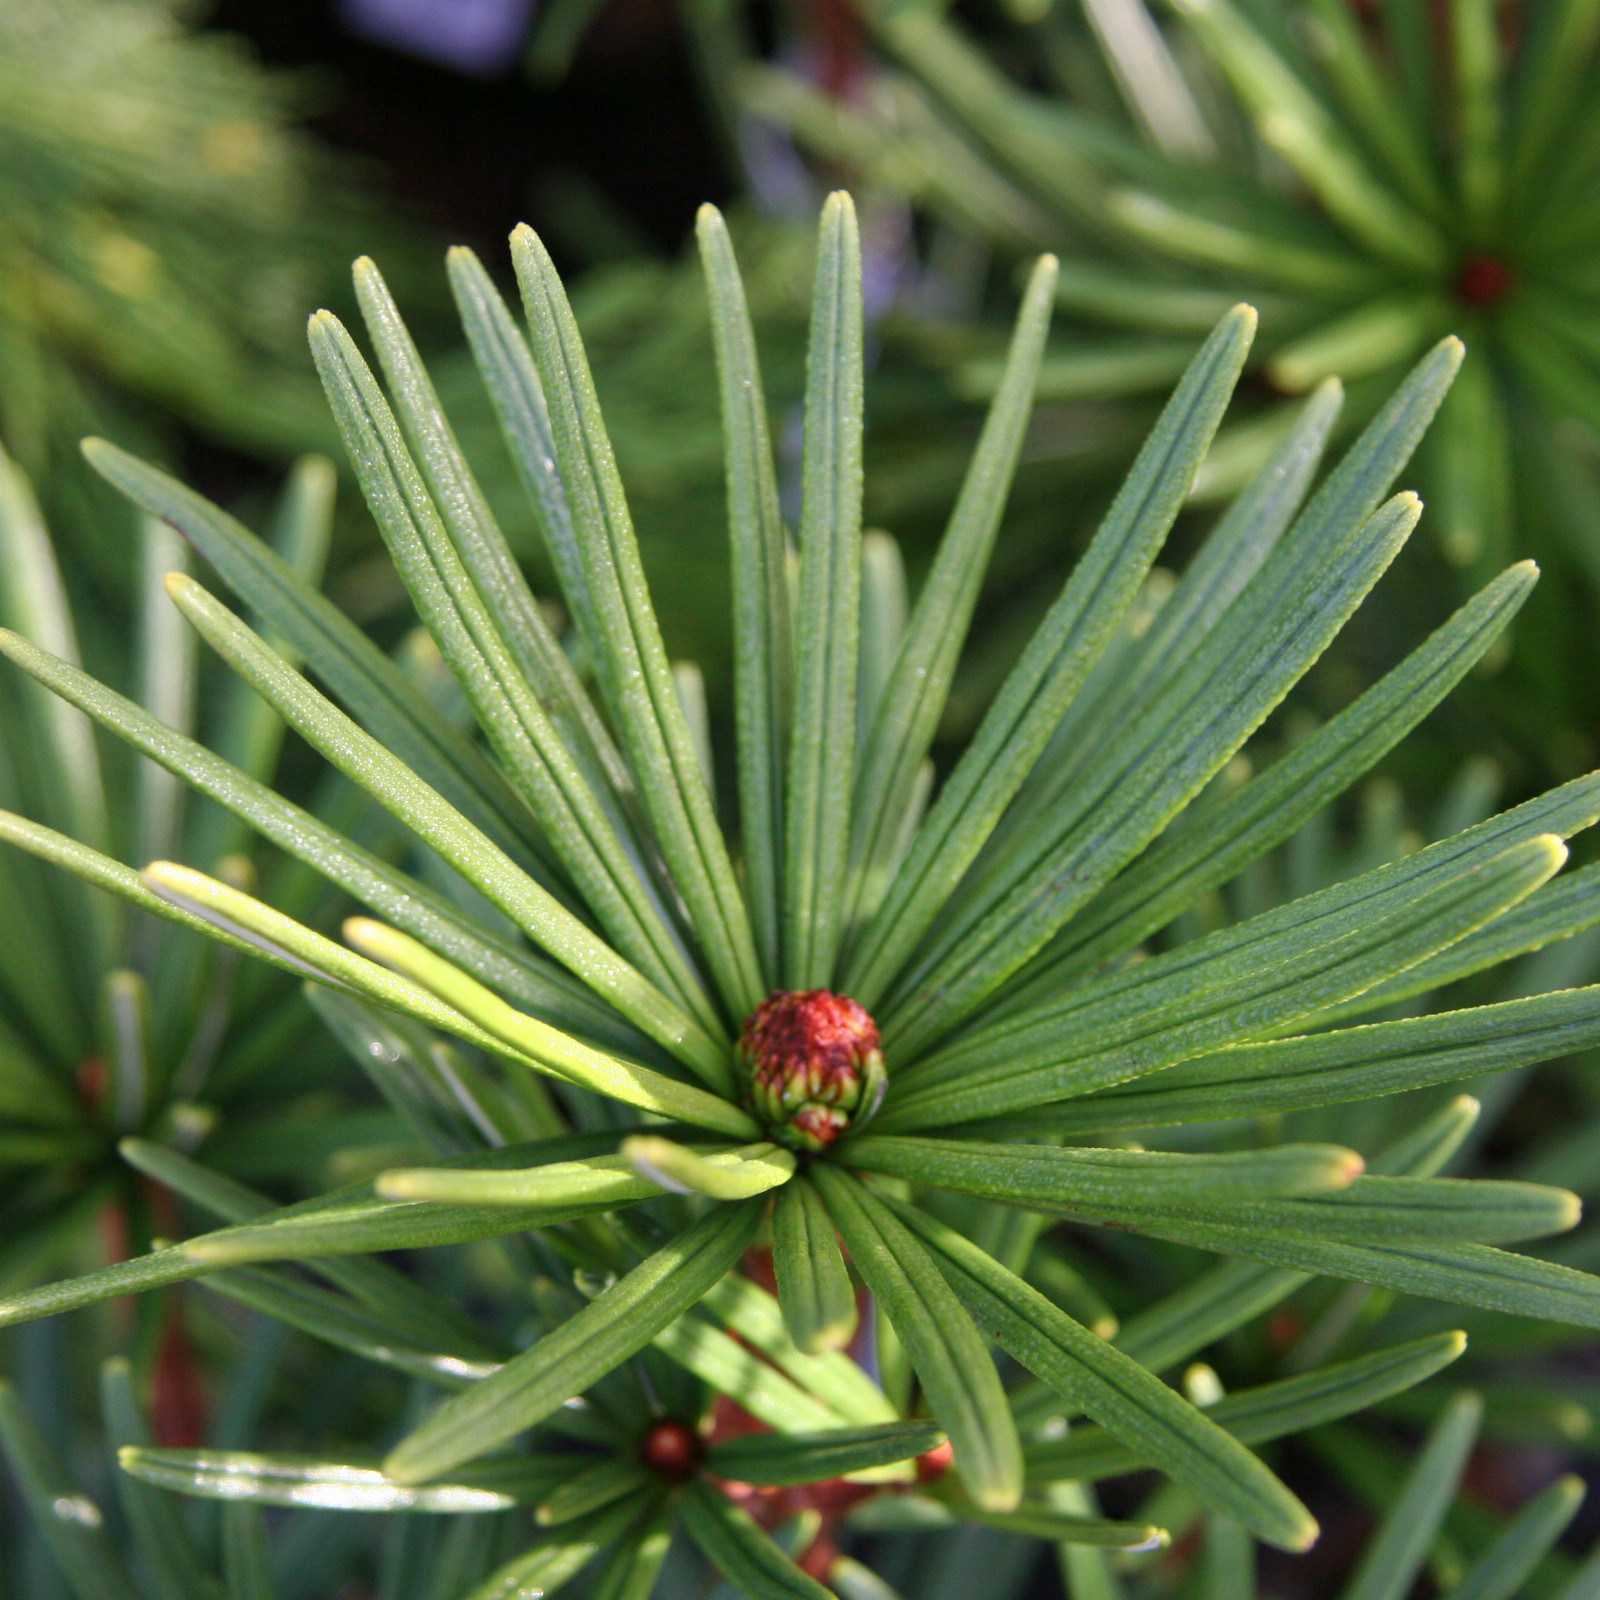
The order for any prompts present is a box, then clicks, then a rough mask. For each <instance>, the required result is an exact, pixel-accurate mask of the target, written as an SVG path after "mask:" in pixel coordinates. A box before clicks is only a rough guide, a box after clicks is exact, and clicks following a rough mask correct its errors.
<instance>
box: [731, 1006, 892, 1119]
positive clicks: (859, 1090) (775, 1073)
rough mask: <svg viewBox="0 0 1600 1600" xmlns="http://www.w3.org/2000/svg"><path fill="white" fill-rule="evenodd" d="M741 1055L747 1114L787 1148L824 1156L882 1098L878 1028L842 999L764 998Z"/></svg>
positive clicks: (747, 1027) (860, 1009) (858, 1008)
mask: <svg viewBox="0 0 1600 1600" xmlns="http://www.w3.org/2000/svg"><path fill="white" fill-rule="evenodd" d="M739 1049H740V1051H741V1053H742V1054H743V1056H744V1059H745V1061H746V1063H747V1064H748V1065H749V1068H750V1105H751V1108H752V1109H753V1110H754V1112H755V1114H756V1115H757V1116H758V1117H759V1118H760V1119H761V1120H762V1122H764V1123H765V1124H766V1128H767V1132H768V1134H769V1135H770V1136H771V1137H772V1138H773V1139H776V1140H777V1141H778V1142H779V1143H780V1144H786V1145H788V1146H790V1148H791V1149H795V1150H811V1151H816V1150H821V1149H824V1148H825V1147H826V1146H828V1145H830V1144H832V1143H833V1141H834V1140H835V1139H837V1138H838V1137H839V1135H840V1134H841V1133H843V1132H844V1131H845V1129H846V1128H848V1127H850V1126H851V1125H852V1124H856V1125H859V1124H860V1123H862V1122H865V1121H866V1119H867V1118H868V1117H870V1116H871V1115H872V1113H873V1112H874V1111H876V1110H877V1109H878V1103H879V1102H880V1101H881V1100H882V1099H883V1091H884V1087H885V1085H886V1083H887V1079H886V1078H885V1075H884V1067H883V1051H882V1049H881V1048H880V1047H879V1041H878V1026H877V1024H876V1023H875V1022H874V1021H873V1020H872V1018H871V1017H870V1016H868V1015H867V1012H866V1010H865V1008H864V1007H862V1006H859V1005H857V1004H856V1002H855V1001H854V1000H851V999H849V998H848V997H847V996H845V995H842V994H832V993H830V992H829V991H828V990H826V989H807V990H805V991H803V992H802V991H795V990H789V989H780V990H779V991H778V992H777V993H775V994H770V995H768V996H767V998H766V999H765V1000H763V1001H762V1002H761V1004H760V1005H759V1006H757V1007H756V1009H755V1010H754V1011H753V1012H752V1013H751V1014H750V1019H749V1021H748V1022H746V1023H745V1025H744V1036H743V1037H742V1038H741V1039H740V1041H739Z"/></svg>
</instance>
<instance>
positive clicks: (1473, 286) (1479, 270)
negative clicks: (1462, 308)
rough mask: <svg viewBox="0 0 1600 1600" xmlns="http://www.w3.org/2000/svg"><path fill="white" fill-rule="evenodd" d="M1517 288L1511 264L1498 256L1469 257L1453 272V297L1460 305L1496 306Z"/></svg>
mask: <svg viewBox="0 0 1600 1600" xmlns="http://www.w3.org/2000/svg"><path fill="white" fill-rule="evenodd" d="M1516 286H1517V279H1516V274H1515V273H1514V272H1513V271H1512V270H1511V266H1510V263H1509V262H1506V261H1503V260H1502V259H1501V258H1500V257H1499V256H1491V255H1471V256H1468V257H1467V258H1466V259H1465V260H1464V261H1463V262H1462V263H1461V265H1460V266H1459V267H1458V268H1457V269H1456V298H1457V299H1458V300H1459V301H1461V303H1462V304H1463V305H1468V306H1474V307H1480V308H1481V307H1484V306H1493V305H1499V303H1500V302H1501V301H1502V300H1504V299H1505V297H1506V296H1507V295H1508V294H1510V293H1511V291H1512V290H1513V289H1514V288H1516Z"/></svg>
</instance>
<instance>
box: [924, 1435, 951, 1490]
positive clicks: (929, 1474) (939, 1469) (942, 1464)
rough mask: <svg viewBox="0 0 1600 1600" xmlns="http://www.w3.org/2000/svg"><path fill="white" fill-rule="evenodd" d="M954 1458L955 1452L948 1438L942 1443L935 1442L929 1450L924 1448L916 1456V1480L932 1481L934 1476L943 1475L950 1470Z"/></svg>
mask: <svg viewBox="0 0 1600 1600" xmlns="http://www.w3.org/2000/svg"><path fill="white" fill-rule="evenodd" d="M955 1458H956V1453H955V1451H954V1450H953V1449H952V1448H951V1446H950V1441H949V1440H948V1439H946V1440H945V1442H944V1443H943V1444H936V1445H935V1446H934V1447H933V1449H931V1450H924V1451H923V1452H922V1454H921V1455H920V1456H918V1457H917V1482H918V1483H932V1482H933V1480H934V1479H935V1478H940V1477H943V1476H944V1474H945V1473H946V1472H948V1471H949V1470H950V1467H951V1464H952V1463H953V1462H954V1461H955Z"/></svg>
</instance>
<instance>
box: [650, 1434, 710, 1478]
mask: <svg viewBox="0 0 1600 1600" xmlns="http://www.w3.org/2000/svg"><path fill="white" fill-rule="evenodd" d="M639 1455H640V1457H641V1458H642V1459H643V1461H644V1464H645V1465H646V1466H647V1467H649V1468H650V1470H651V1471H652V1472H654V1473H656V1474H657V1475H658V1476H660V1477H663V1478H665V1479H666V1480H667V1481H668V1482H669V1483H682V1482H683V1481H684V1479H686V1478H692V1477H693V1476H694V1475H695V1473H696V1472H698V1471H699V1470H700V1462H701V1459H702V1457H703V1455H704V1450H703V1448H702V1446H701V1443H700V1435H699V1434H698V1433H696V1432H695V1431H694V1429H693V1428H691V1427H690V1426H689V1425H688V1423H686V1422H670V1421H669V1422H658V1423H656V1425H655V1426H654V1427H653V1428H652V1429H651V1430H650V1431H649V1432H648V1433H647V1434H646V1435H645V1436H644V1443H643V1444H642V1445H641V1446H640V1448H639Z"/></svg>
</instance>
